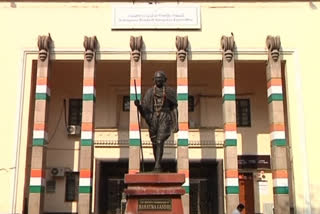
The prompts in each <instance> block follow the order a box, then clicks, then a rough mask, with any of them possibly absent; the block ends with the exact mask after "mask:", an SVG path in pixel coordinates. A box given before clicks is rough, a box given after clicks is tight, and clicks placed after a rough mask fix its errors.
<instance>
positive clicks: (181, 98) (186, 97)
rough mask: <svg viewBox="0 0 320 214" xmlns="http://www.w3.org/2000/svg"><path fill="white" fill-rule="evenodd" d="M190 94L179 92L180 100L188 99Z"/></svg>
mask: <svg viewBox="0 0 320 214" xmlns="http://www.w3.org/2000/svg"><path fill="white" fill-rule="evenodd" d="M188 97H189V96H188V94H178V100H179V101H185V100H188Z"/></svg>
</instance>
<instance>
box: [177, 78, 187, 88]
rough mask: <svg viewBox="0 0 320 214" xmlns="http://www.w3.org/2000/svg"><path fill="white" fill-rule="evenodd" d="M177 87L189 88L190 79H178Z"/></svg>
mask: <svg viewBox="0 0 320 214" xmlns="http://www.w3.org/2000/svg"><path fill="white" fill-rule="evenodd" d="M177 85H178V86H188V78H178V79H177Z"/></svg>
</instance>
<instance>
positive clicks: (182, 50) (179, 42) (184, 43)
mask: <svg viewBox="0 0 320 214" xmlns="http://www.w3.org/2000/svg"><path fill="white" fill-rule="evenodd" d="M188 44H189V41H188V36H184V37H182V36H176V47H177V53H178V57H179V59H180V61H181V62H183V61H184V60H185V59H186V56H187V52H188Z"/></svg>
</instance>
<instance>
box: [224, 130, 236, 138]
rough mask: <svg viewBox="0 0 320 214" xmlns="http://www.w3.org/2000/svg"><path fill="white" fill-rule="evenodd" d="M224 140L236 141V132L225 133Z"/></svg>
mask: <svg viewBox="0 0 320 214" xmlns="http://www.w3.org/2000/svg"><path fill="white" fill-rule="evenodd" d="M224 134H225V139H237V132H236V131H226V132H225V133H224Z"/></svg>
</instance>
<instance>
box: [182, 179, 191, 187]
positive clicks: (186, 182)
mask: <svg viewBox="0 0 320 214" xmlns="http://www.w3.org/2000/svg"><path fill="white" fill-rule="evenodd" d="M182 186H190V182H189V178H185V181H184V183H183V184H182Z"/></svg>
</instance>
